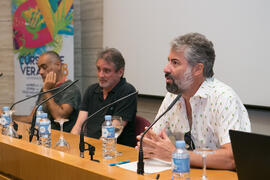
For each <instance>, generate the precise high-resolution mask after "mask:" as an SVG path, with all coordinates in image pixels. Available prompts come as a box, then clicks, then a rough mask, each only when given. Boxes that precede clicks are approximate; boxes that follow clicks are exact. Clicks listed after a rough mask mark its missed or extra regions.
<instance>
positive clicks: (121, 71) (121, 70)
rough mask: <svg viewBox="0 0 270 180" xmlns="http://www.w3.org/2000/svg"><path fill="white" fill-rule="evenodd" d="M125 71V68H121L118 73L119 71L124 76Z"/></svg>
mask: <svg viewBox="0 0 270 180" xmlns="http://www.w3.org/2000/svg"><path fill="white" fill-rule="evenodd" d="M124 71H125V69H124V68H120V69H119V71H118V73H119V75H120V77H122V76H124Z"/></svg>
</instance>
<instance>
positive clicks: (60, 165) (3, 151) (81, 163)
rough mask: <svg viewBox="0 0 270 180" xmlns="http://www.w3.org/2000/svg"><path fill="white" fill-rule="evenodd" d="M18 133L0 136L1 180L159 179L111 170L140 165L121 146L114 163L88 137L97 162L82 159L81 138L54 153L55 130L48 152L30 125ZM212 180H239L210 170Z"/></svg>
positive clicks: (197, 173) (195, 171)
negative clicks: (126, 164)
mask: <svg viewBox="0 0 270 180" xmlns="http://www.w3.org/2000/svg"><path fill="white" fill-rule="evenodd" d="M18 124H19V129H18V133H19V134H22V136H23V137H22V139H16V138H12V137H8V136H4V135H2V134H1V133H0V180H2V179H5V180H7V179H25V180H32V179H33V180H37V179H38V180H39V179H40V180H42V179H44V180H51V179H57V180H62V179H63V180H68V179H78V180H83V179H128V180H132V179H138V180H139V179H155V178H156V176H157V173H154V174H144V175H138V174H137V173H136V172H133V171H129V170H126V169H123V168H120V167H117V166H109V165H108V164H110V163H115V162H121V161H125V160H130V161H131V162H133V161H137V158H138V151H137V150H136V149H135V148H131V147H128V146H124V145H119V144H117V146H116V148H117V151H119V152H122V155H121V156H117V157H116V158H113V159H109V160H107V159H103V158H102V141H101V140H98V139H93V138H87V137H85V142H88V143H90V144H91V145H93V146H95V148H96V151H95V155H94V159H96V160H99V161H100V162H95V161H91V160H90V156H89V152H85V153H84V154H85V157H84V158H81V157H80V152H79V139H80V137H79V135H74V134H70V133H65V132H64V137H65V139H66V140H67V141H68V142H69V144H70V150H69V151H68V152H61V151H57V150H55V149H53V147H54V145H55V143H56V141H57V140H58V138H59V136H60V132H59V131H57V130H52V135H51V138H52V148H46V147H43V146H40V145H36V144H34V143H29V141H28V139H29V135H28V129H29V126H30V125H29V124H25V123H20V122H18ZM159 174H160V176H159V179H171V177H172V173H171V170H166V171H162V172H159ZM201 175H202V169H200V168H191V169H190V176H191V179H192V180H193V179H194V180H197V179H198V180H199V179H200V177H201ZM207 175H208V178H209V180H211V179H212V180H214V179H218V180H223V179H224V180H234V179H235V180H236V179H237V174H236V172H234V171H227V170H207Z"/></svg>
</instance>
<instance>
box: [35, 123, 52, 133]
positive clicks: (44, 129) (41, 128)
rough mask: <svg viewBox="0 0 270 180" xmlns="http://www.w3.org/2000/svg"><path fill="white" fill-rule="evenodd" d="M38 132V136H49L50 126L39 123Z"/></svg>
mask: <svg viewBox="0 0 270 180" xmlns="http://www.w3.org/2000/svg"><path fill="white" fill-rule="evenodd" d="M38 130H39V134H40V135H49V134H51V124H50V123H46V124H45V123H40V124H39V128H38Z"/></svg>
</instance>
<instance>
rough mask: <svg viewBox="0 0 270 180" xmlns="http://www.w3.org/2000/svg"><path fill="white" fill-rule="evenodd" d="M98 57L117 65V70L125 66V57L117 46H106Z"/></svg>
mask: <svg viewBox="0 0 270 180" xmlns="http://www.w3.org/2000/svg"><path fill="white" fill-rule="evenodd" d="M98 59H104V60H105V61H107V62H112V63H113V64H114V66H115V71H116V72H117V71H119V70H120V69H121V68H125V59H124V57H123V56H122V54H121V53H120V51H118V50H117V49H115V48H106V49H104V50H103V51H101V52H99V53H98V55H97V60H98Z"/></svg>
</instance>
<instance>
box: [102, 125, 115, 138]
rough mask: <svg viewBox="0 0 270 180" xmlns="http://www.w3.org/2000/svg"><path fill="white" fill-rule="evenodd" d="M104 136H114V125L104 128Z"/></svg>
mask: <svg viewBox="0 0 270 180" xmlns="http://www.w3.org/2000/svg"><path fill="white" fill-rule="evenodd" d="M102 137H104V138H114V127H109V128H104V129H103V132H102Z"/></svg>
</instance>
